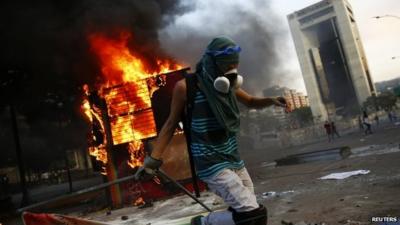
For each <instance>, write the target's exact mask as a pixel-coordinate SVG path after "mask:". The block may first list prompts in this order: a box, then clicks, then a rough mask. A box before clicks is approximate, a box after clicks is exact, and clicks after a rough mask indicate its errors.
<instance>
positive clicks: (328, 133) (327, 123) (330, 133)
mask: <svg viewBox="0 0 400 225" xmlns="http://www.w3.org/2000/svg"><path fill="white" fill-rule="evenodd" d="M324 128H325V131H326V135H328V142H331V141H332V138H331V136H332V127H331V124H330V123H329V122H328V121H325V124H324Z"/></svg>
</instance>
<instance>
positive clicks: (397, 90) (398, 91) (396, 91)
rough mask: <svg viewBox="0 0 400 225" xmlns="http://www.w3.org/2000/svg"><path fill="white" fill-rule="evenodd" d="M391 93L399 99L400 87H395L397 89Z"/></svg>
mask: <svg viewBox="0 0 400 225" xmlns="http://www.w3.org/2000/svg"><path fill="white" fill-rule="evenodd" d="M393 92H394V94H395V95H396V96H397V97H400V85H399V86H397V87H396V88H395V89H394V90H393Z"/></svg>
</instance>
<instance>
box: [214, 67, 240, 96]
mask: <svg viewBox="0 0 400 225" xmlns="http://www.w3.org/2000/svg"><path fill="white" fill-rule="evenodd" d="M242 84H243V77H242V76H241V75H239V74H238V71H237V69H236V68H235V69H231V70H229V71H227V72H226V73H225V74H224V75H222V76H219V77H217V79H215V81H214V88H215V90H217V91H219V92H221V93H224V94H227V93H228V92H229V89H231V88H234V89H238V88H240V87H241V86H242Z"/></svg>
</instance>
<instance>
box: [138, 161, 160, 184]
mask: <svg viewBox="0 0 400 225" xmlns="http://www.w3.org/2000/svg"><path fill="white" fill-rule="evenodd" d="M162 163H163V162H162V161H161V160H158V159H155V158H153V157H151V156H149V155H148V156H146V158H145V159H144V161H143V165H142V166H141V167H139V168H138V169H137V171H136V173H135V179H136V180H148V179H151V178H152V177H153V176H154V173H155V170H158V169H159V168H160V166H161V165H162Z"/></svg>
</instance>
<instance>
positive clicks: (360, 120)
mask: <svg viewBox="0 0 400 225" xmlns="http://www.w3.org/2000/svg"><path fill="white" fill-rule="evenodd" d="M358 127H359V128H360V131H364V126H363V121H362V119H361V116H358Z"/></svg>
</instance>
